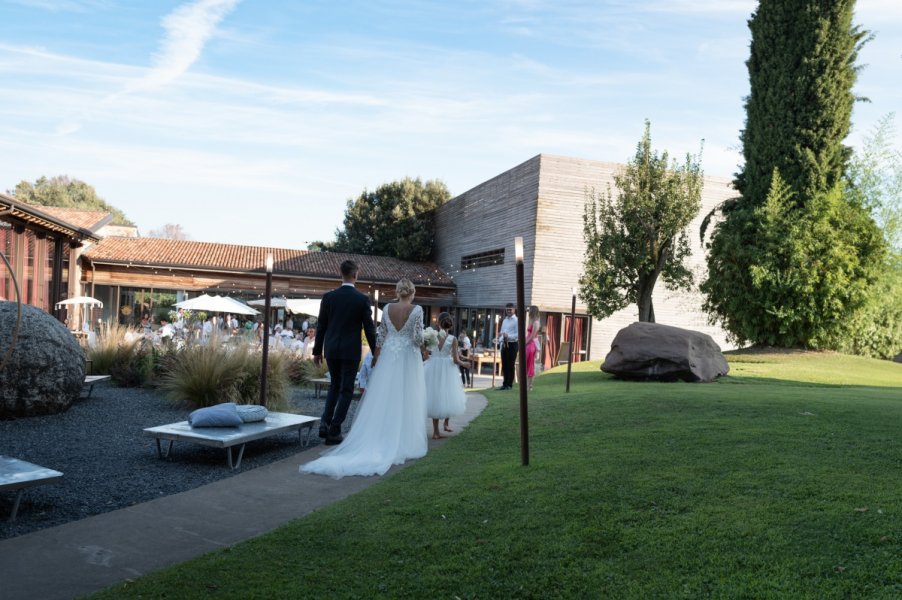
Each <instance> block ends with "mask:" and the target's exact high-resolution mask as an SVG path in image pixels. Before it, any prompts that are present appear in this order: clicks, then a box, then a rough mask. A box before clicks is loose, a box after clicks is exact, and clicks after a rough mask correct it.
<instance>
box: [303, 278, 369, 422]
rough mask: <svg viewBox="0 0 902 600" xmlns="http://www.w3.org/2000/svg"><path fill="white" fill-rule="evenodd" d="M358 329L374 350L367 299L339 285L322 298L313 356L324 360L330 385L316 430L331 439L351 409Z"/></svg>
mask: <svg viewBox="0 0 902 600" xmlns="http://www.w3.org/2000/svg"><path fill="white" fill-rule="evenodd" d="M361 329H363V332H364V335H366V340H367V343H368V344H369V346H370V348H375V347H376V327H375V326H374V325H373V315H372V308H371V307H370V299H369V298H368V297H367V296H365V295H364V294H361V293H360V292H358V291H357V290H355V289H354V287H353V286H351V285H342V286H341V287H340V288H338V289H336V290H332V291H331V292H329V293H327V294H326V295H325V296H323V299H322V301H321V302H320V306H319V318H318V319H317V326H316V341H315V342H314V344H313V355H314V356H324V357H325V359H326V364H327V365H328V366H329V378H330V380H331V382H330V384H329V393H328V395H327V396H326V408H325V410H323V416H322V418H321V419H320V429H321V430H327V432H328V435H329V436H332V437H334V436H337V435H339V434H340V433H341V425H342V423H344V420H345V417H347V415H348V408H349V407H350V406H351V396H352V395H353V394H354V379H355V377H356V376H357V367H358V366H360V346H361V344H360V330H361ZM324 350H325V351H324Z"/></svg>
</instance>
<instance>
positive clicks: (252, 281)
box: [82, 237, 456, 324]
mask: <svg viewBox="0 0 902 600" xmlns="http://www.w3.org/2000/svg"><path fill="white" fill-rule="evenodd" d="M270 253H271V254H272V255H273V261H274V264H273V278H272V291H273V296H277V297H278V296H284V297H287V298H321V297H322V295H323V294H325V293H326V292H328V291H329V290H332V289H334V288H335V287H337V286H338V285H340V283H341V277H340V274H339V270H340V265H341V263H342V262H343V261H344V260H346V259H351V260H354V261H355V262H356V263H357V264H358V266H359V267H360V273H359V277H358V282H357V289H358V290H360V291H362V292H363V293H365V294H368V295H369V296H370V297H371V299H372V300H373V301H374V303H375V302H377V301H378V303H379V304H380V305H382V304H384V303H385V302H387V301H390V300H393V299H394V297H395V285H396V283H397V281H398V280H399V279H401V278H402V277H406V278H408V279H410V280H411V281H413V283H414V284H415V285H416V286H417V301H418V302H419V303H421V304H423V305H424V306H425V307H426V308H427V311H430V308H431V307H439V306H446V305H449V304H453V303H454V297H455V293H456V288H455V285H454V282H453V280H452V279H451V278H450V277H449V276H448V275H447V274H445V273H443V272H442V271H441V270H440V269H438V267H437V266H436V265H434V264H431V263H411V262H407V261H402V260H398V259H395V258H388V257H381V256H365V255H359V254H345V253H339V252H308V251H306V250H290V249H284V248H264V247H260V246H242V245H236V244H218V243H210V242H195V241H186V240H166V239H159V238H125V237H108V238H104V239H103V240H101V241H100V242H99V243H97V244H95V245H93V246H91V247H90V248H88V249H87V250H86V251H85V252H84V254H83V255H82V284H83V285H84V288H85V293H86V294H88V295H90V296H93V297H95V298H97V299H99V300H101V301H103V303H104V308H103V312H102V316H100V317H98V318H100V319H102V320H103V321H108V320H113V321H116V322H119V323H123V324H134V323H136V322H138V321H140V319H141V318H142V317H143V316H145V315H149V316H151V317H154V320H158V319H159V317H160V315H161V314H165V312H166V311H167V310H168V307H171V306H172V304H174V303H175V302H176V301H180V300H184V299H186V298H189V297H193V296H197V295H200V294H203V293H209V294H220V295H228V296H231V297H233V298H236V299H239V300H243V301H249V300H257V299H261V298H263V295H264V290H265V286H266V270H265V266H264V265H265V261H266V255H267V254H270ZM161 311H162V313H161Z"/></svg>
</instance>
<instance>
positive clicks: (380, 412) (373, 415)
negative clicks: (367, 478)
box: [300, 304, 427, 478]
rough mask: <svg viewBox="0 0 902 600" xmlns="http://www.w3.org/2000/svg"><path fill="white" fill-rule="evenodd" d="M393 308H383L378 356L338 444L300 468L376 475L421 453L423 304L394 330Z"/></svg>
mask: <svg viewBox="0 0 902 600" xmlns="http://www.w3.org/2000/svg"><path fill="white" fill-rule="evenodd" d="M393 309H397V305H394V304H388V305H386V306H385V310H383V314H382V322H381V323H380V324H379V328H378V329H377V332H376V334H377V335H376V337H377V346H379V347H380V348H381V350H380V353H379V358H378V359H377V361H376V366H375V367H374V368H373V372H372V374H371V375H370V377H369V381H368V383H367V388H366V393H365V394H364V397H363V399H361V400H360V402H362V405H361V406H360V408H359V410H358V411H357V418H356V419H355V420H354V424H353V425H352V427H351V431H350V432H349V433H348V435H347V436H346V437H345V440H344V442H342V443H341V444H340V445H338V446H335V447H333V448H331V449H330V450H328V451H327V452H325V453H324V454H323V455H322V456H321V457H320V458H318V459H317V460H314V461H313V462H310V463H307V464H305V465H301V468H300V470H301V472H302V473H319V474H322V475H329V476H330V477H335V478H339V477H344V476H345V475H382V474H384V473H385V472H386V471H388V469H389V468H390V467H391V466H392V465H393V464H401V463H403V462H404V461H405V460H408V459H411V458H419V457H421V456H425V455H426V448H427V440H426V383H425V379H424V377H423V359H422V355H421V354H420V347H421V346H422V344H423V309H422V308H421V307H419V306H414V307H413V310H412V311H411V313H410V315H409V316H408V317H407V320H406V321H405V322H404V325H403V326H402V327H401V328H400V329H396V328H395V326H394V324H392V322H391V318H390V317H389V315H390V314H391V311H392V310H393Z"/></svg>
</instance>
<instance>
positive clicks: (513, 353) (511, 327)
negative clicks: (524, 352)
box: [498, 302, 519, 390]
mask: <svg viewBox="0 0 902 600" xmlns="http://www.w3.org/2000/svg"><path fill="white" fill-rule="evenodd" d="M498 338H499V339H498V342H499V343H500V344H501V373H502V374H503V380H502V384H501V389H502V390H509V389H511V388H512V387H513V385H514V365H515V364H516V363H517V351H518V349H519V344H518V343H517V342H518V338H517V315H516V314H515V313H514V305H513V303H511V302H508V303H507V305H506V306H505V307H504V319H503V320H502V321H501V330H500V331H499V333H498Z"/></svg>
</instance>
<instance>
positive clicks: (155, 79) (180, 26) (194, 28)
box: [125, 0, 238, 92]
mask: <svg viewBox="0 0 902 600" xmlns="http://www.w3.org/2000/svg"><path fill="white" fill-rule="evenodd" d="M237 4H238V0H195V1H194V2H190V3H188V4H183V5H182V6H180V7H178V8H176V9H175V10H174V11H172V12H171V13H169V14H168V15H166V16H165V17H163V21H162V24H163V28H164V29H165V30H166V34H165V36H164V37H163V41H162V42H161V44H160V49H159V51H158V52H157V53H156V54H154V56H153V68H152V69H151V70H150V71H149V72H148V73H147V74H146V75H145V76H144V77H142V78H141V79H140V80H138V81H135V82H132V83H130V84H129V85H128V87H127V88H126V90H125V91H126V92H135V91H139V90H147V89H154V88H158V87H162V86H164V85H166V84H168V83H171V82H173V81H175V80H176V79H178V78H179V77H180V76H182V75H183V74H184V73H185V72H187V71H188V69H190V68H191V65H193V64H194V63H195V62H196V61H197V59H198V58H199V57H200V55H201V52H203V49H204V46H205V45H206V44H207V42H208V41H209V40H210V38H211V37H213V35H214V34H215V33H216V26H217V25H218V24H219V23H220V21H222V20H223V19H224V18H225V17H226V16H227V15H228V14H229V13H230V12H231V11H232V10H233V9H234V8H235V6H236V5H237Z"/></svg>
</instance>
